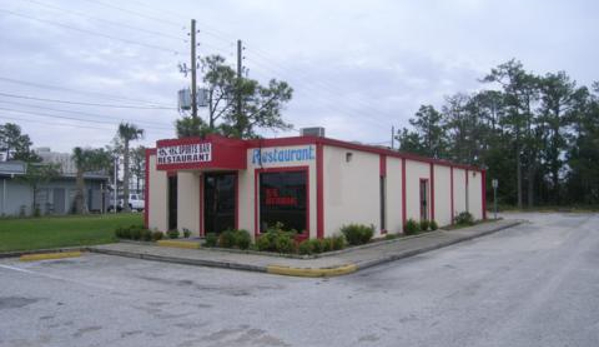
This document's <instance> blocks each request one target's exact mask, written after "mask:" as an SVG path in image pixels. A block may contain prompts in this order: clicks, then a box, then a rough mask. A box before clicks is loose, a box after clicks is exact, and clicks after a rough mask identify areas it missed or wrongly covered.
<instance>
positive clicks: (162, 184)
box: [146, 155, 168, 231]
mask: <svg viewBox="0 0 599 347" xmlns="http://www.w3.org/2000/svg"><path fill="white" fill-rule="evenodd" d="M149 176H150V184H149V185H148V194H149V202H148V204H149V211H148V213H149V215H148V227H149V228H150V229H154V228H156V229H158V230H160V231H167V229H168V198H167V197H168V178H167V174H166V171H158V170H156V155H151V156H150V157H149ZM146 198H147V197H146Z"/></svg>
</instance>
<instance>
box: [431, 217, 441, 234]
mask: <svg viewBox="0 0 599 347" xmlns="http://www.w3.org/2000/svg"><path fill="white" fill-rule="evenodd" d="M430 227H431V230H432V231H435V230H437V229H439V224H437V221H436V220H434V219H433V220H432V221H431V225H430Z"/></svg>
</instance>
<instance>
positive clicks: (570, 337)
mask: <svg viewBox="0 0 599 347" xmlns="http://www.w3.org/2000/svg"><path fill="white" fill-rule="evenodd" d="M510 217H513V218H523V219H528V220H530V223H524V224H521V225H519V226H517V227H513V228H509V229H506V230H503V231H500V232H497V233H494V234H492V235H489V236H485V237H481V238H477V239H474V240H471V241H468V242H463V243H459V244H456V245H453V246H449V247H446V248H442V249H439V250H436V251H431V252H428V253H423V254H420V255H417V256H414V257H411V258H406V259H403V260H401V261H397V262H390V263H387V264H384V265H380V266H377V267H372V268H369V269H366V270H363V271H360V272H357V273H355V274H351V275H347V276H342V277H334V278H318V279H306V278H296V277H286V276H275V275H269V274H264V273H254V272H242V271H231V270H223V269H217V268H206V267H196V266H186V265H180V264H169V263H160V262H148V261H144V260H139V259H129V258H123V257H114V256H109V255H100V254H90V253H88V254H84V255H83V256H82V257H79V258H72V259H60V260H47V261H39V262H28V263H22V262H18V261H17V260H15V259H2V260H0V346H2V347H4V346H7V347H8V346H11V347H12V346H161V347H163V346H180V347H185V346H330V347H333V346H447V347H453V346H455V347H457V346H459V347H464V346H510V347H511V346H527V347H528V346H543V347H546V346H550V347H551V346H599V295H597V293H599V271H598V270H597V268H598V266H597V265H598V264H599V230H597V229H598V228H597V225H599V216H598V215H593V214H517V215H515V216H510Z"/></svg>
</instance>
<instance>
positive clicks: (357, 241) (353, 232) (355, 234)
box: [341, 224, 374, 245]
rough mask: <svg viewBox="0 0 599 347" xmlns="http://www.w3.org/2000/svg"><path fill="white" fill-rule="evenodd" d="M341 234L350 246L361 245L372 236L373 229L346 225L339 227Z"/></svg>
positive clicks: (357, 225)
mask: <svg viewBox="0 0 599 347" xmlns="http://www.w3.org/2000/svg"><path fill="white" fill-rule="evenodd" d="M341 233H342V234H343V235H344V236H345V239H346V240H347V243H349V244H350V245H362V244H365V243H368V242H369V241H370V239H371V238H372V236H374V228H373V227H372V226H366V225H363V224H348V225H344V226H343V227H341Z"/></svg>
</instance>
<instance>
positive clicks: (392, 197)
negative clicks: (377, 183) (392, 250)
mask: <svg viewBox="0 0 599 347" xmlns="http://www.w3.org/2000/svg"><path fill="white" fill-rule="evenodd" d="M401 175H402V173H401V159H400V158H394V157H387V231H388V232H389V233H398V232H401V231H402V230H403V218H402V206H401V204H402V201H401V200H402V192H401V189H402V188H401Z"/></svg>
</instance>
